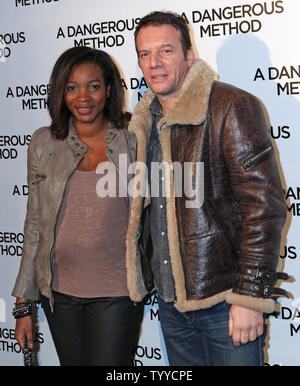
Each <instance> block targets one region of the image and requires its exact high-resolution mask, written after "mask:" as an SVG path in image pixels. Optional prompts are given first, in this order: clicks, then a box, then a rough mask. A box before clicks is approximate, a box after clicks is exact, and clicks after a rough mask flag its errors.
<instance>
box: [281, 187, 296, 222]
mask: <svg viewBox="0 0 300 386" xmlns="http://www.w3.org/2000/svg"><path fill="white" fill-rule="evenodd" d="M284 194H285V199H286V200H287V209H288V212H289V213H291V214H292V215H293V216H300V186H289V187H287V189H286V190H284Z"/></svg>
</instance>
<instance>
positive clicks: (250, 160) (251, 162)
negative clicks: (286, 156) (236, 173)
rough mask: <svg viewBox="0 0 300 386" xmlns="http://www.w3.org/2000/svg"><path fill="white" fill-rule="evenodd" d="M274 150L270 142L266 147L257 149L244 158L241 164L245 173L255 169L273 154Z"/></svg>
mask: <svg viewBox="0 0 300 386" xmlns="http://www.w3.org/2000/svg"><path fill="white" fill-rule="evenodd" d="M273 152H274V149H273V146H272V143H271V142H270V141H268V142H266V143H265V144H264V145H262V146H259V147H257V148H256V149H255V150H254V151H252V152H251V153H249V154H247V156H246V157H244V158H242V159H241V161H240V163H241V165H242V167H243V169H244V170H245V171H248V170H251V169H253V168H254V167H255V166H257V165H258V164H260V163H261V162H262V161H264V160H265V159H266V158H268V157H269V156H271V154H273Z"/></svg>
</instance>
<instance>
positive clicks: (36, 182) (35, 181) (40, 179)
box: [31, 174, 47, 185]
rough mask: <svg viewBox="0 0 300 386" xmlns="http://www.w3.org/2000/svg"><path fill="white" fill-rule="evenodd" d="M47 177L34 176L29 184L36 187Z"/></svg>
mask: <svg viewBox="0 0 300 386" xmlns="http://www.w3.org/2000/svg"><path fill="white" fill-rule="evenodd" d="M46 178H47V177H46V176H45V175H40V174H36V175H35V180H33V181H31V184H32V185H37V184H38V183H40V182H41V181H43V180H45V179H46Z"/></svg>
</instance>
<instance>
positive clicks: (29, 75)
mask: <svg viewBox="0 0 300 386" xmlns="http://www.w3.org/2000/svg"><path fill="white" fill-rule="evenodd" d="M162 9H164V10H172V11H176V12H178V13H180V14H183V15H184V16H185V17H186V19H187V20H188V21H189V24H190V27H191V31H192V35H193V40H194V46H195V48H196V51H197V53H198V56H199V57H201V58H202V59H204V60H205V61H206V62H207V63H208V64H210V66H211V67H212V68H213V69H214V70H215V72H216V76H218V77H219V79H220V80H222V81H225V82H229V83H232V84H234V85H236V86H238V87H241V88H244V89H246V90H247V91H250V92H252V93H253V94H255V95H256V96H257V97H258V98H259V99H260V100H261V101H262V102H263V103H264V106H265V108H266V110H267V112H268V116H269V121H270V135H271V137H272V139H273V143H274V146H275V148H276V149H277V156H278V162H279V166H280V170H281V175H282V183H283V187H284V190H285V194H286V202H287V207H288V210H289V217H288V221H287V225H286V227H285V232H284V237H283V241H282V248H281V258H280V259H281V261H282V263H283V265H284V271H286V272H288V273H289V274H291V275H292V276H293V278H292V279H291V280H290V281H289V282H285V283H282V288H285V289H287V290H288V291H289V292H291V293H292V295H293V297H292V298H291V299H280V300H279V303H278V310H277V311H278V314H276V315H275V314H274V315H271V316H270V317H269V318H268V319H267V325H268V339H267V346H266V349H265V355H266V358H265V362H266V365H271V366H273V365H299V364H300V359H299V334H300V325H299V317H300V282H299V278H300V265H299V257H300V256H299V251H300V250H299V248H300V244H299V239H298V238H297V231H298V232H299V226H300V223H299V220H300V217H299V216H300V182H299V181H300V180H299V174H300V173H299V146H300V134H299V133H300V116H299V104H300V96H299V94H300V65H299V63H300V45H299V36H300V25H299V14H300V2H299V1H296V0H282V1H271V0H266V1H254V0H231V1H230V2H228V1H226V0H189V1H186V2H183V1H179V0H151V1H149V2H148V1H147V2H146V1H141V0H126V1H122V0H110V1H104V0H1V3H0V82H1V83H0V85H1V87H0V165H1V167H0V173H1V175H0V176H1V190H0V192H1V193H0V194H1V201H0V208H1V212H0V213H1V215H0V365H2V366H3V365H20V366H21V365H22V364H23V362H22V354H21V353H20V348H19V345H18V344H17V342H16V340H15V339H14V324H15V323H14V320H13V318H12V316H11V309H12V307H13V303H14V300H15V299H14V298H12V297H11V290H12V287H13V284H14V281H15V278H16V274H17V271H18V266H19V262H20V255H21V252H22V245H23V223H24V218H25V208H26V201H27V192H28V190H27V185H26V151H27V145H28V142H29V140H30V137H31V134H32V133H33V131H34V130H36V129H37V128H38V127H40V126H43V125H45V124H48V123H49V122H50V121H49V116H48V112H47V109H46V106H45V100H46V98H47V91H48V90H47V85H48V81H49V76H50V72H51V69H52V67H53V65H54V63H55V61H56V59H57V57H58V56H59V55H60V54H61V53H62V52H63V51H64V50H65V49H67V48H69V47H71V46H74V45H87V46H91V47H94V48H99V49H103V50H106V51H107V52H108V53H109V54H110V55H112V57H113V58H114V59H115V61H116V62H117V63H118V65H119V67H120V69H121V73H122V77H123V80H124V87H125V89H126V95H127V109H128V110H130V111H132V110H133V108H134V106H135V104H136V102H137V101H138V99H139V98H140V96H141V95H142V94H143V93H144V92H145V90H146V89H147V88H146V85H145V82H144V79H143V77H142V74H141V72H140V70H139V68H138V65H137V58H136V54H135V49H134V38H133V31H134V27H135V26H136V24H137V22H138V19H139V18H140V17H142V16H144V15H145V14H146V13H148V12H150V11H154V10H162ZM35 340H36V346H37V350H38V351H37V352H38V354H37V359H38V364H39V365H42V366H47V365H58V359H57V355H56V352H55V349H54V346H53V342H52V339H51V336H50V333H49V330H48V327H47V323H46V321H45V316H44V314H43V311H42V310H41V309H40V308H39V309H38V315H37V333H36V336H35ZM136 365H137V366H142V365H144V366H145V365H154V366H156V365H168V361H167V358H166V352H165V347H164V342H163V338H162V334H161V330H160V324H159V315H158V312H157V304H156V297H153V298H151V299H147V301H146V310H145V318H144V323H143V330H142V335H141V338H140V342H139V346H138V348H137V353H136Z"/></svg>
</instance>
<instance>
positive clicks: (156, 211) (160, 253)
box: [147, 97, 175, 302]
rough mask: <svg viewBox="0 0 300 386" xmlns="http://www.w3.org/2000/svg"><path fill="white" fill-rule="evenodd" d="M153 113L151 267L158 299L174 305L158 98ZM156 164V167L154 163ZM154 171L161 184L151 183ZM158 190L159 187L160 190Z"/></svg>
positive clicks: (150, 147)
mask: <svg viewBox="0 0 300 386" xmlns="http://www.w3.org/2000/svg"><path fill="white" fill-rule="evenodd" d="M150 113H151V115H152V129H151V134H150V138H149V143H148V148H147V167H148V179H149V185H150V192H151V206H150V228H151V238H152V243H153V256H152V259H151V268H152V272H153V275H154V283H155V288H156V290H157V292H158V294H159V296H160V297H161V298H162V299H163V300H165V301H167V302H171V301H174V300H175V286H174V279H173V275H172V267H171V262H170V256H169V244H168V234H167V211H166V198H165V196H164V194H163V193H162V192H163V189H164V188H163V186H164V185H163V184H164V182H163V181H164V180H163V178H164V176H163V173H162V171H160V173H159V174H158V173H157V172H155V169H154V168H156V167H157V166H158V165H159V164H158V163H161V162H162V150H161V145H160V141H159V135H158V132H157V123H158V122H159V121H160V119H161V118H162V112H161V105H160V103H159V101H158V98H157V97H155V98H154V100H153V102H152V103H151V105H150ZM153 162H154V163H156V164H152V163H153ZM156 170H158V169H156ZM151 171H153V173H154V175H155V176H156V177H157V176H159V181H157V178H156V180H155V181H154V180H153V179H152V180H151ZM157 187H159V190H158V188H157ZM153 190H154V191H156V192H157V191H158V192H159V194H158V197H153V196H152V193H153V192H152V191H153Z"/></svg>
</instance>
